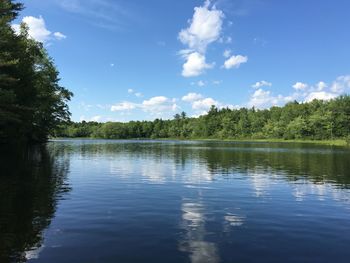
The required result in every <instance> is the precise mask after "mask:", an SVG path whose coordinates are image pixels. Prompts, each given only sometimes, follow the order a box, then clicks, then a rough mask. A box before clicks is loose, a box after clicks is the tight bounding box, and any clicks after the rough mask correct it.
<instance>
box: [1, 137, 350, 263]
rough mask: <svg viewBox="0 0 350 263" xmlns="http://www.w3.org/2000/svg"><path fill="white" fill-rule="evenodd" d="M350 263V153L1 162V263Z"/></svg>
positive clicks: (305, 148) (295, 149)
mask: <svg viewBox="0 0 350 263" xmlns="http://www.w3.org/2000/svg"><path fill="white" fill-rule="evenodd" d="M26 261H28V262H50V263H52V262H60V263H62V262H74V263H75V262H103V263H105V262H152V263H153V262H162V263H165V262H166V263H169V262H193V263H197V262H198V263H201V262H212V263H215V262H318V263H319V262H350V150H349V149H346V148H336V147H328V146H317V145H309V144H292V143H280V144H278V143H273V144H268V143H228V142H186V141H181V142H176V141H106V140H57V141H51V142H49V143H47V145H46V146H42V147H37V148H33V149H30V150H28V151H25V152H20V153H18V152H15V151H14V150H8V151H6V152H5V151H2V153H1V176H0V262H26Z"/></svg>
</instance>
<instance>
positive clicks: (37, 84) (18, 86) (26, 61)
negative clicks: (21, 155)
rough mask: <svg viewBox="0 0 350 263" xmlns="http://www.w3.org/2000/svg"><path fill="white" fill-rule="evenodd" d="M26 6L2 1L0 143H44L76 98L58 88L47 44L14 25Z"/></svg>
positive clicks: (26, 29) (0, 27) (8, 0)
mask: <svg viewBox="0 0 350 263" xmlns="http://www.w3.org/2000/svg"><path fill="white" fill-rule="evenodd" d="M22 9H23V5H22V4H20V3H15V2H14V1H10V0H1V1H0V36H1V37H0V142H1V143H8V142H23V143H32V142H44V141H46V140H47V138H48V137H49V136H50V135H52V133H53V132H54V131H55V129H56V128H57V126H58V125H59V124H61V123H63V122H66V121H68V120H69V118H70V112H69V110H68V105H67V102H68V101H69V100H70V98H71V96H72V95H73V94H72V93H71V92H70V91H69V90H67V89H66V88H64V87H62V86H60V85H59V72H58V70H57V69H56V67H55V64H54V61H53V59H52V58H50V56H49V55H48V53H47V51H46V49H45V47H44V45H43V44H42V43H40V42H37V41H35V40H34V39H33V38H31V37H30V36H29V34H28V28H27V26H26V24H21V28H20V32H15V31H14V29H13V28H12V26H11V23H12V22H13V21H14V20H15V19H16V18H17V16H18V14H19V12H20V11H21V10H22Z"/></svg>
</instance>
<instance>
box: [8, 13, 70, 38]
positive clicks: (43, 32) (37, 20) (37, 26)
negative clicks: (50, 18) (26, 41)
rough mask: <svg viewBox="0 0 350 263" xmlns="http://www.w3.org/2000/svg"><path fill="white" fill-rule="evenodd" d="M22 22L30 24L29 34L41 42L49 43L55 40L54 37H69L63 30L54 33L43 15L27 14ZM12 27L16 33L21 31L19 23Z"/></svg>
mask: <svg viewBox="0 0 350 263" xmlns="http://www.w3.org/2000/svg"><path fill="white" fill-rule="evenodd" d="M22 23H25V24H26V25H27V26H28V35H29V36H30V37H31V38H33V39H35V40H36V41H39V42H41V43H47V42H48V41H50V40H54V39H56V40H62V39H65V38H67V37H66V36H65V35H64V34H63V33H61V32H54V33H52V32H51V31H50V30H48V29H47V27H46V23H45V20H44V18H43V17H42V16H39V17H34V16H25V17H24V18H23V19H22ZM12 28H13V29H14V30H15V32H16V33H19V31H20V25H19V24H13V25H12Z"/></svg>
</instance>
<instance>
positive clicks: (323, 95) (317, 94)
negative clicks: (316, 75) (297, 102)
mask: <svg viewBox="0 0 350 263" xmlns="http://www.w3.org/2000/svg"><path fill="white" fill-rule="evenodd" d="M335 97H337V94H334V93H329V92H326V91H314V92H311V93H310V94H308V95H307V97H306V98H305V101H306V102H310V101H313V100H314V99H318V100H330V99H334V98H335Z"/></svg>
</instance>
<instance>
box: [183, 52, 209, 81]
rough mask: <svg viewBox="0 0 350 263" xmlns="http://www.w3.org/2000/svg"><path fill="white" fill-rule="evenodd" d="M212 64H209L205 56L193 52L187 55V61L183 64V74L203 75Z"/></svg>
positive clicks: (185, 75) (186, 75)
mask: <svg viewBox="0 0 350 263" xmlns="http://www.w3.org/2000/svg"><path fill="white" fill-rule="evenodd" d="M212 67H213V65H212V64H207V63H206V61H205V56H204V55H202V54H200V53H198V52H193V53H191V54H189V55H188V56H187V61H186V63H185V64H184V65H183V69H182V76H184V77H195V76H199V75H201V74H202V73H203V72H204V71H205V70H206V69H210V68H212Z"/></svg>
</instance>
